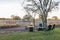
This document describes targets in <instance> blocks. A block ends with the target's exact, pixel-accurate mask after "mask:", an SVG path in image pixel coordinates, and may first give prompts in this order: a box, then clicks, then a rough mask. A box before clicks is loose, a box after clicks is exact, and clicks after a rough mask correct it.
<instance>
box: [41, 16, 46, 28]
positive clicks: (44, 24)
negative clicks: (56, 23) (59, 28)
mask: <svg viewBox="0 0 60 40" xmlns="http://www.w3.org/2000/svg"><path fill="white" fill-rule="evenodd" d="M42 24H43V27H44V28H46V27H47V17H45V16H43V17H42Z"/></svg>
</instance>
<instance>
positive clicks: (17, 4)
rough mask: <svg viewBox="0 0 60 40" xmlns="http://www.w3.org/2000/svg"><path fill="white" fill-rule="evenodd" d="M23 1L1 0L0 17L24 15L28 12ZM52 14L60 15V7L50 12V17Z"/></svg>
mask: <svg viewBox="0 0 60 40" xmlns="http://www.w3.org/2000/svg"><path fill="white" fill-rule="evenodd" d="M55 1H59V0H55ZM22 3H23V0H0V17H1V18H2V17H4V18H10V16H11V15H18V16H20V17H22V16H24V15H25V14H26V12H25V11H24V10H23V7H22V5H21V4H22ZM59 7H60V6H59ZM52 16H58V17H60V8H59V9H58V10H55V11H52V12H50V13H49V15H48V17H49V18H50V17H52Z"/></svg>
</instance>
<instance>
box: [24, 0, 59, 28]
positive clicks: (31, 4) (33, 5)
mask: <svg viewBox="0 0 60 40" xmlns="http://www.w3.org/2000/svg"><path fill="white" fill-rule="evenodd" d="M26 1H27V2H28V3H26V6H24V8H25V9H27V10H28V11H29V12H30V13H31V12H33V13H38V14H39V16H41V17H42V23H43V27H47V17H48V13H49V12H51V11H52V9H54V8H56V7H57V6H58V4H59V2H55V1H53V0H26Z"/></svg>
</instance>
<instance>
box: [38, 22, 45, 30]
mask: <svg viewBox="0 0 60 40" xmlns="http://www.w3.org/2000/svg"><path fill="white" fill-rule="evenodd" d="M43 30H44V27H43V26H42V23H40V24H39V25H38V31H43Z"/></svg>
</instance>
